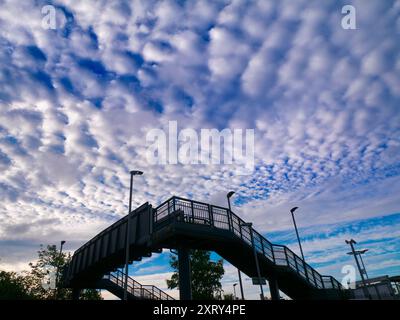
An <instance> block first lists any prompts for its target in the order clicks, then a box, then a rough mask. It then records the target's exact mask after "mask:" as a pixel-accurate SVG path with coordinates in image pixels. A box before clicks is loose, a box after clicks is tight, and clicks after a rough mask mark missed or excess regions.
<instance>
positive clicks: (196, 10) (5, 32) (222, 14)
mask: <svg viewBox="0 0 400 320" xmlns="http://www.w3.org/2000/svg"><path fill="white" fill-rule="evenodd" d="M48 4H52V5H54V6H55V8H56V13H57V15H56V17H57V20H56V21H57V28H56V29H55V30H46V29H43V28H42V25H41V22H42V18H43V16H42V14H41V8H42V6H44V5H48ZM345 4H352V5H353V6H354V7H355V8H356V12H357V29H356V30H344V29H342V27H341V18H342V15H341V8H342V6H343V5H345ZM0 9H1V10H0V30H1V32H0V46H1V50H0V70H1V72H0V168H1V176H0V219H1V225H0V244H1V248H0V256H1V259H2V260H1V263H2V264H3V265H4V266H8V267H9V268H12V266H16V265H21V263H23V262H25V261H27V260H29V259H30V258H31V257H32V256H33V255H34V253H33V250H32V248H33V244H34V245H36V244H39V243H49V242H55V241H59V240H60V239H61V238H63V239H64V238H65V239H67V240H68V241H69V245H70V248H71V249H75V248H76V247H77V246H78V245H79V244H80V243H82V242H83V241H85V240H87V239H88V238H90V237H91V236H92V235H94V234H95V233H96V232H97V231H100V230H101V229H102V228H103V227H105V226H106V225H108V224H109V223H110V222H112V221H114V220H116V219H117V218H118V217H120V216H121V215H123V214H124V213H125V212H126V203H127V197H126V194H127V192H126V191H127V188H128V175H127V172H128V171H129V169H131V168H138V169H143V170H144V171H145V175H143V176H142V177H139V178H138V179H137V180H136V183H135V196H134V200H135V204H140V203H142V202H145V201H150V202H151V203H153V204H157V203H158V202H160V201H161V200H162V199H165V198H166V197H168V196H170V195H172V194H177V195H181V196H191V197H193V198H196V199H199V200H207V201H212V202H214V203H218V204H224V202H225V193H226V191H228V190H229V189H234V190H236V191H237V194H238V195H239V197H237V198H236V202H235V204H236V205H237V206H238V211H240V214H241V215H242V216H243V217H244V218H245V219H248V220H251V221H254V222H255V224H256V225H258V226H259V229H260V231H263V232H278V231H279V230H285V229H287V228H288V227H289V226H290V220H289V218H290V217H289V216H288V215H287V210H288V209H289V208H290V206H292V205H299V206H300V207H301V209H302V210H303V212H307V215H306V217H307V218H304V222H302V225H303V226H307V228H311V229H307V230H314V233H315V234H316V235H317V234H318V233H319V232H323V231H318V230H323V229H324V227H322V226H321V228H320V229H318V225H323V224H335V223H343V222H345V221H352V220H357V221H359V220H360V219H361V220H362V219H367V218H368V219H372V218H373V217H376V216H384V215H389V214H393V213H396V212H398V211H399V205H400V202H399V198H398V194H399V191H400V187H399V186H400V139H399V137H400V112H399V109H398V108H399V102H400V101H399V100H400V99H399V96H400V91H399V88H400V59H399V58H400V50H399V41H398V39H399V35H400V18H399V17H400V14H399V13H400V1H391V0H388V1H379V0H370V1H346V2H343V1H333V0H332V1H323V2H321V1H300V0H299V1H274V2H273V1H264V0H259V1H214V0H213V1H206V0H198V1H195V0H194V1H151V0H146V1H139V0H132V1H122V0H121V1H120V0H119V1H110V0H108V1H103V0H97V1H94V0H87V1H73V0H64V1H62V0H60V1H11V0H3V1H1V2H0ZM170 120H173V121H178V125H179V126H180V127H181V128H185V127H190V128H193V129H195V130H199V129H201V128H219V129H222V128H232V129H234V128H242V129H247V128H249V129H255V135H256V146H255V153H256V159H255V160H256V170H255V172H254V174H253V175H251V176H235V175H232V172H234V171H233V170H232V168H231V167H230V166H228V165H225V166H200V165H199V166H183V165H174V166H156V165H154V166H149V164H148V163H147V160H146V157H145V154H146V148H147V145H146V143H145V136H146V132H147V130H149V129H152V128H165V126H166V125H167V123H168V121H170ZM199 172H200V173H201V174H200V175H199ZM393 221H397V220H393ZM393 223H395V222H393ZM390 228H391V225H390V224H389V225H385V228H384V229H382V228H381V229H380V228H375V229H374V230H376V232H377V234H375V236H376V235H378V236H379V232H380V231H379V230H383V231H382V237H383V236H384V235H386V234H388V233H390V230H389V229H390ZM392 228H396V226H395V225H394V224H393V225H392ZM397 228H398V225H397ZM346 234H347V233H346ZM332 237H333V239H338V237H336V236H334V235H333V236H332ZM338 241H339V240H338ZM340 241H342V239H340ZM310 245H312V241H311V240H310ZM329 245H330V244H329V241H326V242H324V248H325V247H326V248H329ZM310 250H311V249H310ZM327 250H328V249H327ZM321 259H322V258H320V257H318V255H316V258H315V261H316V262H317V261H322V260H321ZM393 259H394V260H395V261H397V263H398V260H399V257H398V255H397V256H396V257H394V258H393ZM396 259H397V260H396Z"/></svg>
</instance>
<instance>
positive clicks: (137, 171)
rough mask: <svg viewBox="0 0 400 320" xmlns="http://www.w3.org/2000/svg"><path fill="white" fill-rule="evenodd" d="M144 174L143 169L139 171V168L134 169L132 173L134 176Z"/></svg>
mask: <svg viewBox="0 0 400 320" xmlns="http://www.w3.org/2000/svg"><path fill="white" fill-rule="evenodd" d="M142 174H143V171H139V170H132V171H131V175H132V176H141V175H142Z"/></svg>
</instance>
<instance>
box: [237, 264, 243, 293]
mask: <svg viewBox="0 0 400 320" xmlns="http://www.w3.org/2000/svg"><path fill="white" fill-rule="evenodd" d="M238 276H239V285H240V295H241V296H242V300H244V292H243V284H242V273H241V272H240V270H239V269H238Z"/></svg>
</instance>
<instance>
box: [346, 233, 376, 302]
mask: <svg viewBox="0 0 400 320" xmlns="http://www.w3.org/2000/svg"><path fill="white" fill-rule="evenodd" d="M346 243H347V244H349V245H350V248H351V252H352V253H353V255H354V259H356V264H357V268H358V272H359V273H360V276H361V281H362V283H363V290H364V294H365V297H366V298H368V299H371V296H370V294H369V290H368V288H367V283H366V282H365V278H364V273H363V272H362V270H361V265H360V262H359V261H358V258H357V254H356V252H355V249H354V243H357V242H355V241H354V240H353V239H350V241H347V240H346Z"/></svg>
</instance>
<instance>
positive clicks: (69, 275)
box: [63, 196, 347, 299]
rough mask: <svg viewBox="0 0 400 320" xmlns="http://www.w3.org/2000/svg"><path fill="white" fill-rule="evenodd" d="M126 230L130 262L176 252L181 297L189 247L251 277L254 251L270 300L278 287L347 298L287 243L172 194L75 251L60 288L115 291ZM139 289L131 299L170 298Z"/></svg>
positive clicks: (302, 295)
mask: <svg viewBox="0 0 400 320" xmlns="http://www.w3.org/2000/svg"><path fill="white" fill-rule="evenodd" d="M128 218H129V219H130V221H129V230H127V225H128V223H127V222H128ZM126 232H128V233H129V235H128V238H129V240H128V245H129V257H130V258H131V261H130V263H132V262H133V261H140V260H141V259H142V258H145V257H150V256H151V255H152V254H154V253H161V251H162V249H164V248H167V249H174V250H177V252H178V261H179V282H180V284H181V285H180V298H181V299H191V288H190V264H189V250H190V249H201V250H209V251H214V252H216V253H217V254H219V255H220V256H221V257H222V258H224V259H225V260H227V261H228V262H230V263H231V264H232V265H234V266H235V267H236V268H238V269H239V270H241V271H242V272H243V273H245V274H246V275H247V276H249V277H251V278H256V277H257V275H258V272H257V268H256V264H255V263H254V250H255V251H256V254H257V257H258V261H259V271H260V274H261V276H262V277H264V278H266V279H267V280H268V283H269V287H270V292H271V296H272V298H273V299H279V290H280V291H282V292H284V293H285V294H286V295H287V296H289V297H290V298H292V299H346V298H347V293H346V290H344V289H343V288H342V286H341V284H340V283H339V282H338V281H337V280H336V279H335V278H333V277H331V276H327V275H321V274H320V273H319V272H318V271H317V270H315V269H314V268H313V267H311V266H310V265H309V264H308V263H306V262H305V261H304V260H302V259H301V258H300V257H299V256H298V255H296V254H295V253H294V252H293V251H292V250H290V249H289V248H288V247H286V246H283V245H278V244H273V243H271V242H270V241H268V240H267V239H266V238H265V237H263V236H262V235H261V234H260V233H258V232H257V231H256V230H255V229H253V228H252V227H251V226H250V225H249V224H246V223H245V221H243V220H242V219H241V218H239V217H238V216H237V215H236V214H235V213H233V212H232V211H230V210H229V209H227V208H224V207H220V206H215V205H211V204H208V203H203V202H198V201H193V200H189V199H184V198H180V197H176V196H174V197H172V198H170V199H168V200H167V201H165V202H164V203H162V204H161V205H159V206H158V207H156V208H153V207H152V205H151V204H149V203H145V204H143V205H141V206H140V207H138V208H137V209H135V210H133V211H132V212H131V213H130V214H129V215H128V216H125V217H123V218H122V219H120V220H119V221H117V222H115V223H114V224H113V225H111V226H110V227H108V228H107V229H105V230H103V231H102V232H100V233H99V234H98V235H97V236H95V237H94V238H93V239H91V240H90V241H89V242H87V243H86V244H84V245H83V246H82V247H81V248H79V249H78V250H76V251H75V253H74V255H73V257H72V260H71V262H70V264H69V265H68V266H67V268H66V269H65V270H64V273H63V282H64V286H65V287H68V288H72V289H74V290H75V292H77V291H79V290H81V289H84V288H105V289H108V290H110V291H112V290H114V291H112V292H113V293H114V294H115V292H117V291H118V288H117V289H116V288H115V286H114V288H112V287H111V286H112V285H113V284H110V282H112V281H111V280H110V279H112V280H114V284H115V283H117V285H119V286H120V287H121V286H122V287H123V285H122V283H123V282H120V279H122V278H123V277H122V274H121V273H120V272H119V273H118V271H116V270H118V269H119V268H122V267H123V266H124V263H125V252H126V243H127V241H126ZM115 272H117V276H115ZM113 274H114V276H113ZM115 278H118V279H119V280H118V281H117V280H115ZM107 281H108V286H107V283H106V282H107ZM121 281H122V280H121ZM132 281H134V280H133V279H131V283H134V282H132ZM136 287H137V288H139V287H140V286H139V285H136ZM140 288H142V289H140V290H142V292H144V293H145V294H142V295H141V296H140V295H139V294H136V295H135V294H132V295H130V296H131V298H135V299H137V298H144V299H158V297H159V299H169V298H170V297H169V296H168V295H166V294H165V293H164V292H162V293H161V292H160V290H159V289H158V288H157V289H154V288H153V289H152V290H155V292H157V294H156V295H150V294H148V291H149V290H148V289H146V287H145V286H144V287H143V286H142V287H140ZM134 289H135V285H132V292H133V293H135V292H140V290H139V291H137V290H136V291H135V290H134ZM143 290H145V291H143ZM120 293H121V291H120ZM120 295H121V294H119V295H118V294H117V296H120Z"/></svg>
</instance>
